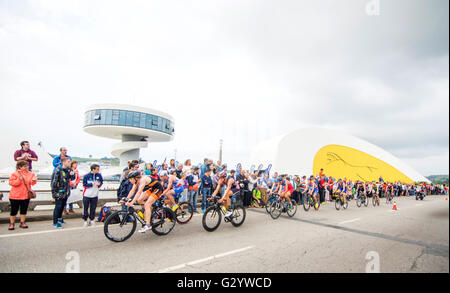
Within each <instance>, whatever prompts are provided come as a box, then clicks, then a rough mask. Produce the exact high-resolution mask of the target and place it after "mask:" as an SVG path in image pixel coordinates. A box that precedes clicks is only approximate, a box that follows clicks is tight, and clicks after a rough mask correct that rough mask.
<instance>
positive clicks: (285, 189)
mask: <svg viewBox="0 0 450 293" xmlns="http://www.w3.org/2000/svg"><path fill="white" fill-rule="evenodd" d="M281 185H282V191H280V197H281V198H284V199H286V200H287V202H288V203H289V206H290V204H291V195H292V193H293V192H294V186H293V185H292V182H291V179H290V178H289V177H288V175H283V176H282V180H281Z"/></svg>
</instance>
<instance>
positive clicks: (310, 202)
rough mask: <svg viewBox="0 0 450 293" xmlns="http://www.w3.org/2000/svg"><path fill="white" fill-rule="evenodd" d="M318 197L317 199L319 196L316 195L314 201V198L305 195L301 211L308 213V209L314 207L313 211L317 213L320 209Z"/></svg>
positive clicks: (307, 194)
mask: <svg viewBox="0 0 450 293" xmlns="http://www.w3.org/2000/svg"><path fill="white" fill-rule="evenodd" d="M318 197H319V195H318V194H317V195H316V199H315V200H314V198H313V197H312V196H311V194H309V193H306V194H305V199H304V201H303V209H304V210H305V211H306V212H307V211H309V209H310V208H311V207H314V209H315V210H316V211H318V210H319V208H320V200H319V198H318Z"/></svg>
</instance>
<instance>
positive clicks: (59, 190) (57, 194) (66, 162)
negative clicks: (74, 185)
mask: <svg viewBox="0 0 450 293" xmlns="http://www.w3.org/2000/svg"><path fill="white" fill-rule="evenodd" d="M74 179H75V173H74V172H73V171H72V170H71V169H70V158H69V157H68V156H64V157H63V158H61V165H57V166H56V168H55V170H54V171H53V174H52V179H51V189H52V197H53V199H54V200H55V209H54V210H53V226H54V227H55V228H62V224H63V223H64V221H63V219H62V213H63V210H64V207H65V206H66V203H67V198H68V197H69V196H70V181H71V180H74Z"/></svg>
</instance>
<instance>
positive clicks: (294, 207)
mask: <svg viewBox="0 0 450 293" xmlns="http://www.w3.org/2000/svg"><path fill="white" fill-rule="evenodd" d="M291 204H292V208H290V209H289V206H288V209H287V214H288V216H289V217H291V218H292V217H293V216H294V215H295V213H296V212H297V202H296V201H295V200H293V199H291Z"/></svg>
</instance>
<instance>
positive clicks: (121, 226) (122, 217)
mask: <svg viewBox="0 0 450 293" xmlns="http://www.w3.org/2000/svg"><path fill="white" fill-rule="evenodd" d="M136 225H137V224H136V218H135V217H134V215H133V214H130V213H128V212H126V211H115V212H113V213H112V214H111V215H109V216H108V217H107V218H106V219H105V224H104V226H103V232H104V233H105V236H106V238H108V239H109V240H111V241H114V242H123V241H125V240H127V239H128V238H130V237H131V235H133V233H134V231H136Z"/></svg>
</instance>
